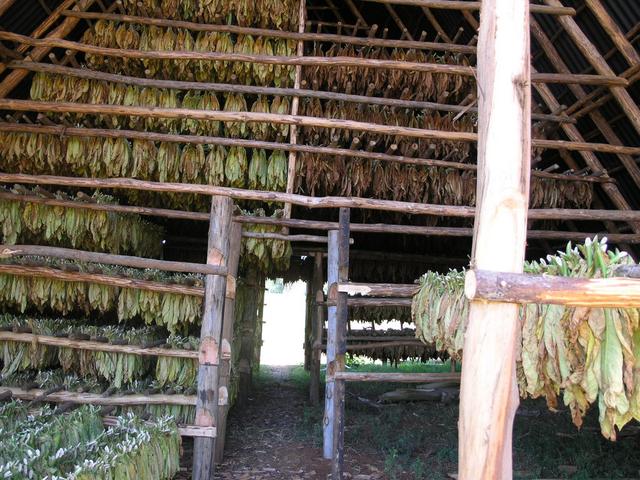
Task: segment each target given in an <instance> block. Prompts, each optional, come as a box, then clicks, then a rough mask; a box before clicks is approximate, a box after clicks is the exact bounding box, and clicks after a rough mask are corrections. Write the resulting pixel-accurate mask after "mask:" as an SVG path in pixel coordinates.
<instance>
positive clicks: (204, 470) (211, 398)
mask: <svg viewBox="0 0 640 480" xmlns="http://www.w3.org/2000/svg"><path fill="white" fill-rule="evenodd" d="M232 211H233V201H232V200H231V199H230V198H228V197H219V196H214V197H213V198H212V199H211V221H210V223H209V246H208V248H207V263H208V264H211V265H226V264H228V263H229V248H230V241H229V236H230V230H231V216H232ZM226 285H227V278H226V277H221V276H211V275H208V276H207V278H206V283H205V299H204V312H203V315H202V329H201V333H200V367H199V369H198V403H197V405H196V421H195V424H196V425H198V426H201V427H214V426H217V424H216V414H217V412H218V399H219V396H218V394H219V392H218V374H219V371H218V366H219V364H220V343H221V339H220V337H221V335H222V323H223V321H222V319H223V315H224V303H225V295H226ZM215 444H216V442H215V439H213V438H196V439H195V441H194V444H193V477H192V478H193V479H194V480H209V479H211V478H212V477H213V472H214V470H215V459H214V457H215Z"/></svg>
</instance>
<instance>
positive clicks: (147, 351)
mask: <svg viewBox="0 0 640 480" xmlns="http://www.w3.org/2000/svg"><path fill="white" fill-rule="evenodd" d="M0 341H11V342H23V343H31V344H34V345H35V344H41V345H50V346H52V347H65V348H75V349H78V350H89V351H93V352H113V353H128V354H131V355H145V356H151V357H173V358H198V352H195V351H192V350H182V349H169V348H158V347H152V348H145V347H142V346H137V345H113V344H111V343H102V342H94V341H89V340H72V339H70V338H64V337H51V336H48V335H37V334H32V333H16V332H2V331H0Z"/></svg>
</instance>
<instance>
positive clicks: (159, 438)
mask: <svg viewBox="0 0 640 480" xmlns="http://www.w3.org/2000/svg"><path fill="white" fill-rule="evenodd" d="M10 413H11V412H9V411H7V412H6V414H7V415H8V414H10ZM0 414H2V412H0ZM0 420H2V422H0V424H4V420H5V418H4V416H3V417H0ZM0 432H2V433H8V432H4V431H3V430H2V429H0ZM179 463H180V435H179V434H178V430H177V428H176V426H175V423H174V422H173V421H172V420H170V419H166V418H165V419H159V420H157V421H155V422H153V423H151V422H144V421H142V420H141V419H140V418H137V417H135V416H134V415H127V416H121V417H119V418H118V419H117V421H116V424H115V425H114V426H112V427H109V428H108V429H107V430H105V429H104V426H103V424H102V417H101V414H100V409H99V408H98V407H95V406H90V405H85V406H81V407H79V408H78V409H75V410H73V411H71V412H68V413H67V412H63V411H62V410H58V409H53V408H50V407H44V408H42V409H40V411H39V412H37V414H36V415H29V416H26V417H24V418H22V419H21V420H19V421H18V422H16V423H15V424H14V425H12V429H11V434H10V435H7V434H5V435H2V440H0V475H2V477H3V478H68V479H71V478H73V479H95V480H97V479H104V480H112V479H113V480H115V479H122V480H125V479H126V480H134V479H140V480H156V479H169V478H172V477H173V476H174V475H175V474H176V473H177V472H178V470H179V466H180V465H179Z"/></svg>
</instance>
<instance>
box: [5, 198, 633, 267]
mask: <svg viewBox="0 0 640 480" xmlns="http://www.w3.org/2000/svg"><path fill="white" fill-rule="evenodd" d="M0 199H6V200H14V201H22V202H29V203H37V204H43V205H52V206H59V207H64V208H79V209H87V210H96V211H102V212H118V213H126V214H138V215H148V216H155V217H163V218H180V219H184V220H194V221H199V222H208V221H209V214H208V213H199V212H186V211H181V210H168V209H163V208H149V207H138V206H134V205H117V204H108V203H90V202H81V201H74V200H58V199H53V198H47V197H40V196H37V195H24V194H17V193H11V192H3V191H1V190H0ZM566 218H569V217H566ZM585 219H586V218H585ZM233 221H234V222H237V223H242V224H244V223H249V224H262V225H280V226H286V227H290V228H300V229H308V230H334V229H336V228H338V223H337V222H326V221H321V220H301V219H284V218H272V217H256V216H252V215H248V216H242V215H240V216H236V217H233ZM350 229H351V231H352V232H367V233H397V234H402V235H423V236H444V237H470V236H472V235H473V229H472V228H466V227H426V226H418V225H394V224H384V223H371V224H365V223H352V224H351V226H350ZM246 233H248V232H245V234H246ZM596 235H598V236H606V237H607V238H608V239H609V241H610V243H624V242H628V243H640V235H639V234H635V233H628V234H627V233H622V234H618V233H612V230H610V231H609V232H592V233H588V232H578V231H575V232H573V231H561V230H529V231H528V232H527V238H529V239H562V240H571V241H575V242H581V241H584V239H585V238H593V237H595V236H596ZM290 237H293V240H296V239H297V238H299V237H298V236H296V235H293V236H290ZM290 237H289V239H291V238H290ZM320 238H322V239H323V240H322V243H325V242H326V241H327V240H326V239H325V238H326V237H318V238H317V239H314V240H318V241H320ZM354 255H355V252H354ZM383 257H385V258H394V256H393V254H388V253H385V254H384V255H383ZM381 258H382V257H380V258H377V259H376V260H378V259H381ZM419 261H421V262H423V263H425V262H426V263H434V264H442V263H443V262H445V261H446V263H447V264H449V263H450V261H449V260H448V259H446V258H444V260H443V257H429V258H426V257H424V256H423V257H422V258H421V259H420V260H419ZM456 262H457V263H461V264H464V263H467V261H466V260H462V261H458V260H456Z"/></svg>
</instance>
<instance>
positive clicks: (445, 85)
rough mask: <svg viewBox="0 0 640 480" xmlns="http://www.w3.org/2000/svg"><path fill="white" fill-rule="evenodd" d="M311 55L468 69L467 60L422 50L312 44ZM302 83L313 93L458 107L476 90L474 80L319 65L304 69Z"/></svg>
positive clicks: (443, 74)
mask: <svg viewBox="0 0 640 480" xmlns="http://www.w3.org/2000/svg"><path fill="white" fill-rule="evenodd" d="M312 55H314V56H322V57H356V58H367V59H374V60H394V61H404V62H415V63H439V64H445V65H463V66H468V65H470V61H469V59H468V58H467V57H465V56H462V55H456V54H451V53H444V54H441V53H438V52H427V51H424V50H406V49H388V48H384V47H366V46H365V47H361V46H355V45H345V44H339V43H331V44H324V43H320V42H316V43H314V47H313V51H312ZM302 79H303V82H304V84H305V86H306V87H311V88H313V89H314V90H324V91H329V92H330V91H338V92H346V93H354V94H359V95H365V94H366V95H368V96H377V97H389V98H401V99H403V100H416V101H434V102H439V103H451V104H459V103H460V102H461V101H462V100H463V99H465V98H466V97H467V96H468V95H469V94H474V93H475V90H476V85H475V78H474V77H473V76H462V75H452V74H448V73H439V72H421V71H414V72H411V73H410V74H408V73H407V72H406V71H403V70H392V69H383V68H368V67H351V66H349V67H341V66H335V65H331V63H327V64H326V65H318V66H312V67H304V68H303V69H302Z"/></svg>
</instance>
